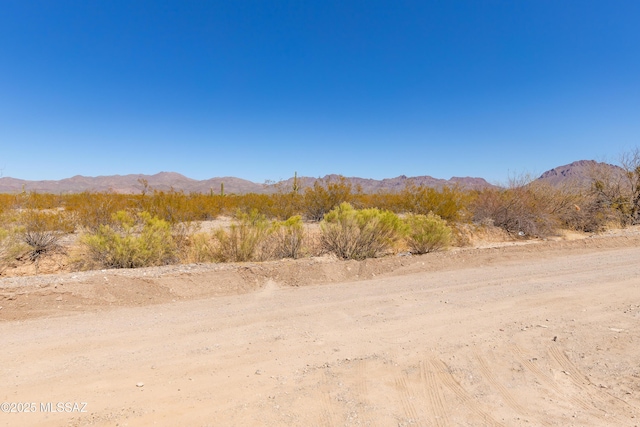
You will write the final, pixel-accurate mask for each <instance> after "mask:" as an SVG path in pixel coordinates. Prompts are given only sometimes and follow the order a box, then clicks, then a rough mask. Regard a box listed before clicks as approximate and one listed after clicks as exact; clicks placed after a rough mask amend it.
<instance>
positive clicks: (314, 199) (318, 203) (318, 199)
mask: <svg viewBox="0 0 640 427" xmlns="http://www.w3.org/2000/svg"><path fill="white" fill-rule="evenodd" d="M354 190H355V191H354ZM358 194H360V189H358V188H356V189H354V188H353V186H352V185H351V183H350V182H349V181H347V180H346V179H345V178H344V177H342V176H340V177H338V178H337V179H332V178H328V179H325V180H323V179H318V180H316V181H315V182H314V183H313V186H312V187H307V188H306V189H305V191H304V195H303V198H302V206H303V210H304V216H305V217H306V218H307V219H309V220H311V221H320V220H322V218H323V217H324V216H325V214H326V213H327V212H329V211H330V210H331V209H333V208H335V207H336V206H338V205H339V204H341V203H344V202H347V203H349V202H352V201H354V200H355V199H356V197H357V195H358Z"/></svg>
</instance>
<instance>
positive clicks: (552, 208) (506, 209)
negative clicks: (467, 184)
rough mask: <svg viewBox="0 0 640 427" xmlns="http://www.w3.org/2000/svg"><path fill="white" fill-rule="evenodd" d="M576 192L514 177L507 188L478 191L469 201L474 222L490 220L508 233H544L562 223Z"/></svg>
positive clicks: (548, 232) (576, 197)
mask: <svg viewBox="0 0 640 427" xmlns="http://www.w3.org/2000/svg"><path fill="white" fill-rule="evenodd" d="M578 197H579V193H575V192H572V191H570V190H569V189H564V188H554V187H552V186H550V185H549V184H546V183H542V182H539V181H530V180H528V178H526V177H525V178H519V179H514V180H512V182H511V183H510V186H509V187H508V188H501V189H485V190H482V191H480V192H478V194H477V196H476V198H475V199H474V202H473V204H472V212H473V220H474V221H475V222H480V223H486V222H490V223H492V224H493V225H495V226H497V227H500V228H502V229H504V230H505V231H507V232H508V233H510V234H515V235H519V236H530V237H545V236H548V235H551V234H553V233H554V232H555V231H556V230H557V229H558V228H560V227H562V226H563V217H565V218H568V217H569V215H570V212H571V210H572V209H575V203H576V201H577V200H578Z"/></svg>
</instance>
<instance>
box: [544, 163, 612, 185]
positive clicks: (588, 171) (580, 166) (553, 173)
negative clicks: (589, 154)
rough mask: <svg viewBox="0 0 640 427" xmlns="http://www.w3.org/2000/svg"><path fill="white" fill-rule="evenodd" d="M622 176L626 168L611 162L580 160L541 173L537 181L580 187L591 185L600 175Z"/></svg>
mask: <svg viewBox="0 0 640 427" xmlns="http://www.w3.org/2000/svg"><path fill="white" fill-rule="evenodd" d="M602 174H606V175H608V176H612V177H616V178H621V177H622V175H623V174H624V169H622V168H621V167H620V166H616V165H611V164H609V163H603V162H596V161H595V160H579V161H577V162H573V163H569V164H568V165H563V166H558V167H556V168H553V169H550V170H548V171H546V172H545V173H543V174H542V175H540V177H539V178H538V179H537V181H542V182H546V183H548V184H550V185H553V186H558V185H566V184H572V185H576V186H578V187H584V186H590V185H591V182H592V181H593V178H594V177H595V176H598V175H602Z"/></svg>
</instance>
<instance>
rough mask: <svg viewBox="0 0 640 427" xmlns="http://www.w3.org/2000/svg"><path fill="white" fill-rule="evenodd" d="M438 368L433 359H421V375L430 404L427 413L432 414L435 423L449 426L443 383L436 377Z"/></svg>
mask: <svg viewBox="0 0 640 427" xmlns="http://www.w3.org/2000/svg"><path fill="white" fill-rule="evenodd" d="M436 369H437V368H436V366H435V365H434V364H433V363H432V362H431V361H429V360H422V361H420V377H421V379H422V386H423V392H424V395H425V399H426V401H427V404H428V406H427V413H429V414H430V415H431V421H432V422H433V425H435V426H436V427H447V426H450V425H451V421H450V420H449V415H448V414H447V409H446V408H445V406H444V403H443V397H442V388H441V387H442V386H441V383H440V382H439V381H437V379H436Z"/></svg>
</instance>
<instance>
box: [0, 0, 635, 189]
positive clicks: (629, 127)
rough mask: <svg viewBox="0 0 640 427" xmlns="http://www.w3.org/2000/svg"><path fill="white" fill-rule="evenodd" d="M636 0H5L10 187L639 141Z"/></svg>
mask: <svg viewBox="0 0 640 427" xmlns="http://www.w3.org/2000/svg"><path fill="white" fill-rule="evenodd" d="M639 136H640V1H637V0H616V1H606V0H603V1H591V0H517V1H513V0H501V1H498V0H469V1H456V0H442V1H428V0H416V1H403V0H393V1H377V0H357V1H350V0H339V1H334V0H322V1H320V0H318V1H314V0H306V1H301V0H295V1H293V0H291V1H285V0H282V1H276V0H273V1H268V0H253V1H249V0H224V1H216V0H208V1H204V0H203V1H196V0H192V1H190V0H181V1H174V0H171V1H168V0H167V1H162V0H145V1H136V0H108V1H106V0H105V1H90V0H85V1H70V0H56V1H51V0H41V1H36V0H33V1H32V0H2V1H0V169H2V175H3V176H11V177H15V178H22V179H60V178H66V177H71V176H73V175H76V174H81V175H87V176H97V175H111V174H128V173H147V174H153V173H157V172H160V171H174V172H179V173H182V174H184V175H187V176H189V177H192V178H196V179H205V178H211V177H216V176H237V177H241V178H245V179H250V180H252V181H255V182H264V181H265V180H267V179H268V180H279V179H284V178H288V177H290V176H292V175H293V172H294V171H297V172H298V174H299V175H305V176H315V177H317V176H323V175H325V174H329V173H338V174H343V175H346V176H361V177H370V178H385V177H394V176H398V175H401V174H405V175H409V176H415V175H431V176H434V177H437V178H449V177H451V176H480V177H484V178H486V179H487V180H489V181H491V182H505V181H506V179H507V177H508V176H509V174H514V173H522V172H531V173H541V172H544V171H545V170H547V169H550V168H553V167H555V166H559V165H563V164H566V163H570V162H572V161H574V160H581V159H595V160H608V161H612V162H615V160H616V159H617V157H618V155H619V154H620V153H621V152H623V151H625V150H628V149H630V148H633V147H635V146H636V145H640V140H639Z"/></svg>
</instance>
